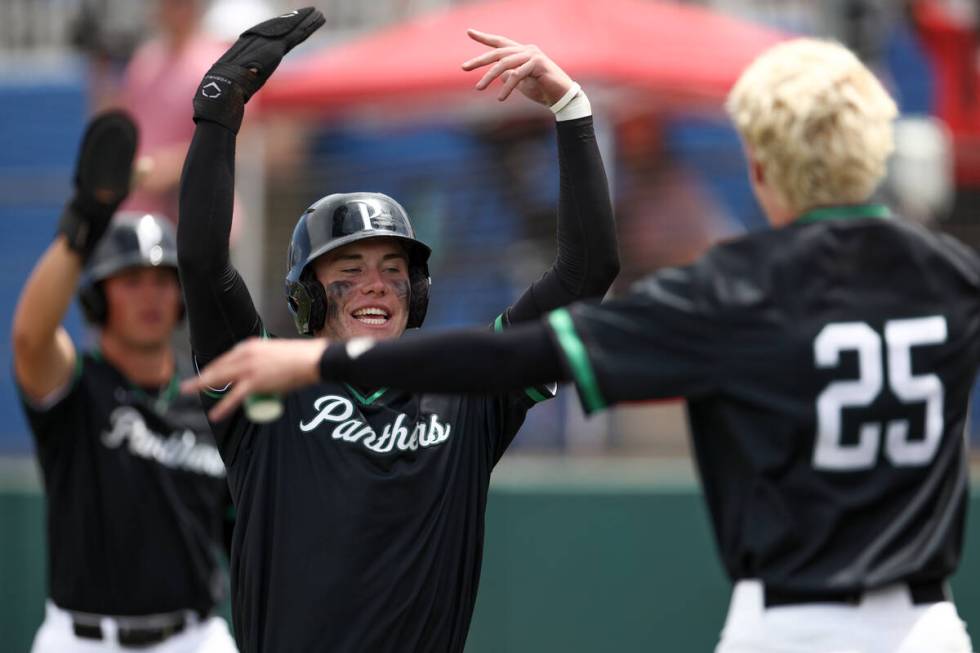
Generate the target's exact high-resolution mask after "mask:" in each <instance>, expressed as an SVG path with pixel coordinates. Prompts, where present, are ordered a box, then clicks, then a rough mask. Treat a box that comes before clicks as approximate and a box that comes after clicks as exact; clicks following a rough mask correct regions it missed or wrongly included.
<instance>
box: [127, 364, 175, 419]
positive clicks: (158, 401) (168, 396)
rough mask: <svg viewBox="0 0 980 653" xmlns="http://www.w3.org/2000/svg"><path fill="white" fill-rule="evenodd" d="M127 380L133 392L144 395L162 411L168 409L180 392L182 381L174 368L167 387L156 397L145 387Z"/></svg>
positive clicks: (144, 397)
mask: <svg viewBox="0 0 980 653" xmlns="http://www.w3.org/2000/svg"><path fill="white" fill-rule="evenodd" d="M127 382H128V383H129V387H130V389H131V390H132V391H133V392H135V393H136V394H137V395H139V396H141V397H143V399H145V400H146V401H147V403H150V404H153V405H154V406H155V407H156V408H157V409H158V410H159V411H160V412H163V411H164V410H166V408H167V406H169V405H170V402H172V401H173V400H174V399H176V398H177V395H178V394H180V381H178V380H177V371H176V370H174V374H173V376H171V377H170V383H168V384H167V387H166V388H164V389H163V390H161V391H160V393H159V394H158V395H157V396H156V397H153V396H151V395H149V394H148V393H147V392H146V391H145V390H144V389H143V388H141V387H139V386H138V385H136V384H134V383H132V382H131V381H129V380H128V379H127Z"/></svg>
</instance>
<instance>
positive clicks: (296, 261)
mask: <svg viewBox="0 0 980 653" xmlns="http://www.w3.org/2000/svg"><path fill="white" fill-rule="evenodd" d="M382 237H384V238H396V239H398V240H400V241H401V242H402V243H403V244H404V245H405V249H406V250H407V252H408V276H409V283H410V284H411V296H410V298H409V306H408V327H409V328H414V327H418V326H422V321H423V320H424V319H425V311H426V308H427V307H428V305H429V283H430V280H429V266H428V261H429V254H430V253H431V250H430V249H429V248H428V246H427V245H425V244H424V243H422V242H420V241H419V240H418V239H416V238H415V230H414V229H412V223H411V221H409V219H408V214H407V213H405V209H403V208H402V206H401V205H400V204H399V203H398V202H396V201H395V200H393V199H391V198H390V197H388V196H387V195H383V194H381V193H336V194H333V195H327V196H326V197H324V198H322V199H319V200H317V201H316V202H314V203H313V204H312V205H311V206H310V208H308V209H306V211H305V212H304V213H303V215H302V216H300V219H299V221H298V222H297V223H296V228H295V229H294V230H293V239H292V242H290V244H289V254H288V257H287V259H288V260H287V272H286V302H287V303H288V305H289V312H290V313H292V314H293V320H294V321H295V322H296V329H297V331H299V333H300V334H301V335H304V336H312V335H314V334H315V333H316V332H317V331H319V330H320V329H322V328H323V324H324V321H325V320H326V316H327V295H326V292H324V290H323V285H322V284H321V283H320V282H319V281H318V280H317V279H316V276H315V275H314V274H313V270H312V269H311V268H310V267H309V264H310V263H311V262H312V261H313V260H314V259H315V258H317V257H319V256H322V255H323V254H326V253H327V252H329V251H331V250H334V249H337V248H338V247H343V246H344V245H348V244H350V243H353V242H357V241H359V240H365V239H367V238H382Z"/></svg>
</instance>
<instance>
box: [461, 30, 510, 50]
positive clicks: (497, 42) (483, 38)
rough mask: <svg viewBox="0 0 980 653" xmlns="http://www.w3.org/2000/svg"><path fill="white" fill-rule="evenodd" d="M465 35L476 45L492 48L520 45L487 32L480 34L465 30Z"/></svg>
mask: <svg viewBox="0 0 980 653" xmlns="http://www.w3.org/2000/svg"><path fill="white" fill-rule="evenodd" d="M466 34H467V35H468V36H469V37H470V38H471V39H473V40H474V41H476V42H477V43H482V44H483V45H489V46H491V47H494V48H505V47H508V46H511V45H520V44H519V43H518V42H517V41H514V40H512V39H509V38H507V37H506V36H500V35H499V34H490V33H489V32H481V31H480V30H478V29H472V28H471V29H468V30H466Z"/></svg>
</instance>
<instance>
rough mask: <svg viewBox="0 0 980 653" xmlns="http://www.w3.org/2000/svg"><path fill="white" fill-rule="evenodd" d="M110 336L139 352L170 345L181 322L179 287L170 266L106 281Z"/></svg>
mask: <svg viewBox="0 0 980 653" xmlns="http://www.w3.org/2000/svg"><path fill="white" fill-rule="evenodd" d="M103 288H104V290H105V297H106V307H107V310H108V314H107V318H106V324H105V330H106V332H108V335H110V336H111V337H114V338H116V339H118V340H119V341H121V342H122V343H123V344H125V345H126V346H128V347H132V348H136V349H154V348H159V347H163V346H165V345H166V344H167V343H169V342H170V335H171V334H172V333H173V330H174V328H175V327H176V326H177V322H178V321H179V320H180V305H181V298H180V284H179V283H178V281H177V271H176V270H175V269H173V268H171V267H132V268H126V269H125V270H122V271H121V272H119V273H117V274H114V275H112V276H111V277H109V278H108V279H106V280H105V281H104V282H103Z"/></svg>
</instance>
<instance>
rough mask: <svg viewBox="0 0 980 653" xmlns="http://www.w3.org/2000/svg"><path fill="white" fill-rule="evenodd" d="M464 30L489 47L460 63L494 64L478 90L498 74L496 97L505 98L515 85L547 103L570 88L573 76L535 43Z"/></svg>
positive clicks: (468, 65) (471, 66)
mask: <svg viewBox="0 0 980 653" xmlns="http://www.w3.org/2000/svg"><path fill="white" fill-rule="evenodd" d="M466 33H467V35H469V37H470V38H471V39H473V40H474V41H476V42H478V43H482V44H483V45H488V46H490V47H491V48H492V49H491V50H489V51H488V52H484V53H483V54H481V55H480V56H478V57H474V58H472V59H470V60H469V61H466V62H464V63H463V70H476V69H477V68H482V67H484V66H487V65H489V64H493V65H492V66H490V68H489V69H488V70H487V71H486V73H485V74H484V75H483V77H482V78H480V81H478V82H477V83H476V88H477V90H480V91H482V90H484V89H486V88H487V87H488V86H490V83H491V82H493V80H495V79H497V78H498V77H499V78H500V81H501V85H500V93H499V94H498V95H497V99H498V100H500V101H503V100H506V99H507V97H508V96H510V94H511V92H512V91H513V90H514V89H515V88H516V89H517V90H519V91H520V92H521V93H523V94H524V95H525V96H526V97H528V98H530V99H531V100H534V101H535V102H537V103H538V104H543V105H545V106H547V107H550V106H551V105H553V104H554V103H555V102H557V101H558V100H560V99H561V98H562V97H563V96H564V95H565V93H567V92H568V90H569V89H570V88H572V84H573V83H574V82H573V81H572V78H571V77H569V76H568V75H567V74H566V73H565V71H564V70H562V69H561V68H559V67H558V64H556V63H555V62H554V61H552V60H551V59H549V58H548V55H546V54H545V53H544V52H542V51H541V50H540V49H538V46H536V45H528V44H524V43H518V42H517V41H514V40H512V39H509V38H507V37H506V36H500V35H497V34H488V33H486V32H481V31H479V30H475V29H469V30H466Z"/></svg>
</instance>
